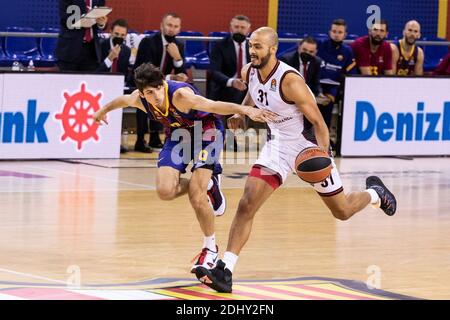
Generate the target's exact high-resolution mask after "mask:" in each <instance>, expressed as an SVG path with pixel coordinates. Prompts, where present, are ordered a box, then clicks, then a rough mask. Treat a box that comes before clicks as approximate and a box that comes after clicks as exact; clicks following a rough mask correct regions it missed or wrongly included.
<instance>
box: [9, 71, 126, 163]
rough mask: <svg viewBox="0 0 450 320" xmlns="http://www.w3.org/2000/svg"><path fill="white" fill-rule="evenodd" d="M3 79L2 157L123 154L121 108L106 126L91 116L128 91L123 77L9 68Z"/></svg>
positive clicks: (31, 157)
mask: <svg viewBox="0 0 450 320" xmlns="http://www.w3.org/2000/svg"><path fill="white" fill-rule="evenodd" d="M1 81H3V85H2V86H0V97H1V100H0V101H1V105H0V112H1V113H0V159H55V158H56V159H61V158H70V159H81V158H84V159H86V158H119V156H120V135H121V128H122V111H121V110H116V111H113V112H111V113H109V114H108V120H109V121H108V122H109V125H107V126H105V125H103V126H99V125H98V124H96V123H94V121H93V118H92V116H93V114H94V113H95V112H96V111H97V110H98V109H99V108H101V107H102V106H103V105H104V104H106V103H107V102H109V101H111V100H112V99H114V98H115V97H117V96H119V95H121V94H123V81H124V79H123V76H121V75H86V74H58V73H54V74H52V73H5V74H2V75H0V83H1ZM2 89H3V92H2V91H1V90H2Z"/></svg>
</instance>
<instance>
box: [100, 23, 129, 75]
mask: <svg viewBox="0 0 450 320" xmlns="http://www.w3.org/2000/svg"><path fill="white" fill-rule="evenodd" d="M127 33H128V23H127V21H126V20H124V19H118V20H116V21H114V22H113V24H112V26H111V36H110V38H109V39H104V40H103V41H102V42H101V43H100V47H101V52H102V64H101V65H100V66H99V67H98V69H97V71H99V72H102V71H103V72H114V73H115V72H119V73H121V74H123V75H125V80H127V76H128V68H129V64H130V56H131V49H130V48H128V47H127V46H126V44H125V39H126V37H127Z"/></svg>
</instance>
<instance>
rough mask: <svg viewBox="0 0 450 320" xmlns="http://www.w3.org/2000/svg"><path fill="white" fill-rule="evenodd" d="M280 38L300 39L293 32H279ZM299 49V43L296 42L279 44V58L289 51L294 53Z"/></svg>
mask: <svg viewBox="0 0 450 320" xmlns="http://www.w3.org/2000/svg"><path fill="white" fill-rule="evenodd" d="M278 38H280V39H283V38H284V39H286V38H300V37H299V36H298V34H296V33H291V32H278ZM295 48H297V43H294V42H280V43H279V44H278V51H277V57H278V58H279V57H281V56H282V55H283V54H285V53H286V52H289V51H293V50H295Z"/></svg>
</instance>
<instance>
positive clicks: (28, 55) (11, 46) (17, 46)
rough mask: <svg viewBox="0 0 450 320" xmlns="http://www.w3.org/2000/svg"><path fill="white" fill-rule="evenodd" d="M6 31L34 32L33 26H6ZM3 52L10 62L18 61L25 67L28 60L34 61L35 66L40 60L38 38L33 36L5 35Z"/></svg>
mask: <svg viewBox="0 0 450 320" xmlns="http://www.w3.org/2000/svg"><path fill="white" fill-rule="evenodd" d="M6 31H7V32H34V29H33V28H20V27H8V28H6ZM5 53H6V56H7V60H9V62H10V64H12V63H13V62H14V61H16V60H17V61H20V62H21V63H22V64H23V65H24V66H25V67H26V66H27V65H28V63H29V61H30V60H33V62H35V66H36V65H37V64H38V63H36V62H39V61H40V60H41V55H40V53H39V47H38V40H37V39H36V38H33V37H6V38H5Z"/></svg>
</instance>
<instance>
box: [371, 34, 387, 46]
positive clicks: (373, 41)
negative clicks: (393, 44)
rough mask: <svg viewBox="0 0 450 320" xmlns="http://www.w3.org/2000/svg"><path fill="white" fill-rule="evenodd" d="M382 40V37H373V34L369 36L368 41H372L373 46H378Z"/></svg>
mask: <svg viewBox="0 0 450 320" xmlns="http://www.w3.org/2000/svg"><path fill="white" fill-rule="evenodd" d="M383 41H384V39H382V38H377V39H375V37H374V36H370V42H372V44H373V45H374V46H379V45H380V44H381V43H383Z"/></svg>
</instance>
